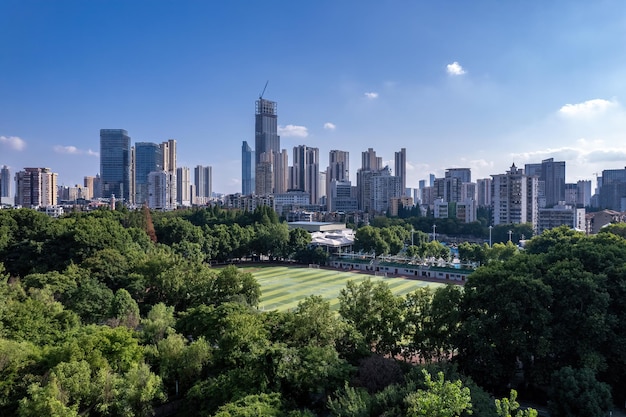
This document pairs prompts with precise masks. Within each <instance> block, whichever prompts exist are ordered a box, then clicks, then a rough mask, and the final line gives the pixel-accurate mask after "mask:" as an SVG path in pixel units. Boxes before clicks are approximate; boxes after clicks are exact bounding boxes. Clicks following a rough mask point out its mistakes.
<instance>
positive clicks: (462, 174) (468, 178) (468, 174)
mask: <svg viewBox="0 0 626 417" xmlns="http://www.w3.org/2000/svg"><path fill="white" fill-rule="evenodd" d="M445 178H458V179H459V180H461V183H464V182H472V170H471V169H470V168H448V169H446V173H445Z"/></svg>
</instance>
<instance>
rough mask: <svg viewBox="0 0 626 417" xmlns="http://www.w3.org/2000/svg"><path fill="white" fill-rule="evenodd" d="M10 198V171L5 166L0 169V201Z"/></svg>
mask: <svg viewBox="0 0 626 417" xmlns="http://www.w3.org/2000/svg"><path fill="white" fill-rule="evenodd" d="M10 197H11V171H10V170H9V167H8V166H6V165H3V166H2V169H0V199H6V198H10Z"/></svg>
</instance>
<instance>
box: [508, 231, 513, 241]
mask: <svg viewBox="0 0 626 417" xmlns="http://www.w3.org/2000/svg"><path fill="white" fill-rule="evenodd" d="M512 234H513V231H512V230H509V242H510V241H511V235H512Z"/></svg>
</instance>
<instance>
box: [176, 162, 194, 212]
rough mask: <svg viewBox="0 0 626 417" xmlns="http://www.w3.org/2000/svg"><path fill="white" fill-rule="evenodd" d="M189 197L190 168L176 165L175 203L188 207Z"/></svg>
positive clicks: (189, 204)
mask: <svg viewBox="0 0 626 417" xmlns="http://www.w3.org/2000/svg"><path fill="white" fill-rule="evenodd" d="M191 197H192V194H191V170H190V169H189V167H178V168H176V203H177V204H178V205H180V206H183V207H189V206H191V200H192V198H191Z"/></svg>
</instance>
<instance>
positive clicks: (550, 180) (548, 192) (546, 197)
mask: <svg viewBox="0 0 626 417" xmlns="http://www.w3.org/2000/svg"><path fill="white" fill-rule="evenodd" d="M524 172H525V174H526V175H527V176H529V177H533V176H535V177H537V178H538V199H539V207H542V208H543V207H548V208H549V207H553V206H554V205H556V204H559V202H562V201H565V161H555V160H554V158H549V159H544V160H543V161H541V163H540V164H526V165H525V166H524Z"/></svg>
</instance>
